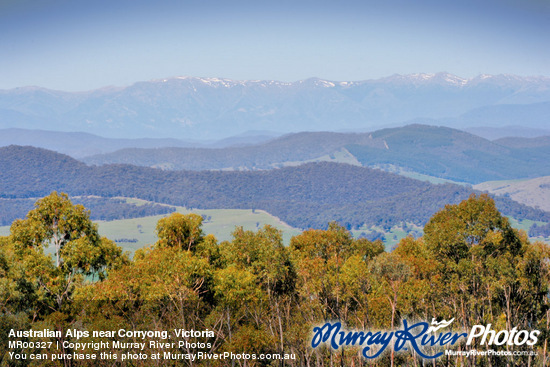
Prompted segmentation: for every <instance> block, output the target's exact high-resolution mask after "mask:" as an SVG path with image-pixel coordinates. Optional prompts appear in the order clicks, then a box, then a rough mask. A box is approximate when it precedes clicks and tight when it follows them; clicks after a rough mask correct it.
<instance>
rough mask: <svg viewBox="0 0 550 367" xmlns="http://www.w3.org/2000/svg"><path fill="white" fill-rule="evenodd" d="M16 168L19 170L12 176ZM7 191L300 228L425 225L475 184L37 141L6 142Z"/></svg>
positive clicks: (509, 209)
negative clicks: (260, 166)
mask: <svg viewBox="0 0 550 367" xmlns="http://www.w3.org/2000/svg"><path fill="white" fill-rule="evenodd" d="M10 172H18V174H17V175H12V174H10ZM0 186H1V187H2V188H3V189H2V193H1V195H2V196H3V197H4V198H11V199H14V198H29V197H41V196H45V195H48V194H49V193H50V192H51V191H53V190H56V191H63V192H67V193H68V194H69V195H70V196H90V195H94V196H100V197H107V198H109V197H133V198H139V199H144V200H148V201H152V202H156V203H163V204H169V205H178V206H185V207H187V208H201V209H262V210H265V211H267V212H269V213H270V214H272V215H275V216H277V217H279V218H280V219H281V220H283V221H285V222H286V223H288V224H289V225H291V226H293V227H296V228H302V229H307V228H327V223H328V222H330V221H337V222H338V223H340V224H341V225H343V226H344V227H345V228H347V229H358V228H361V227H371V226H380V227H384V228H388V227H391V226H393V225H395V224H398V223H403V222H408V223H414V224H416V225H424V224H425V223H426V222H427V221H428V219H429V218H430V216H432V215H433V214H434V213H435V212H436V211H437V210H438V209H439V208H441V207H443V206H444V205H445V204H457V203H459V202H460V201H461V200H464V199H466V198H468V196H469V195H470V194H471V193H472V192H473V190H472V189H471V188H470V187H467V186H460V185H453V184H440V185H434V184H430V183H428V182H423V181H418V180H414V179H410V178H406V177H403V176H399V175H396V174H392V173H388V172H384V171H381V170H375V169H370V168H367V167H357V166H352V165H347V164H336V163H328V162H324V163H310V164H305V165H301V166H298V167H286V168H280V169H274V170H268V171H253V172H250V171H246V172H223V171H200V172H197V171H177V172H176V171H163V170H160V169H153V168H147V167H137V166H131V165H122V164H116V165H106V166H99V167H97V166H92V167H89V166H86V165H85V164H83V163H81V162H78V161H76V160H74V159H72V158H70V157H68V156H65V155H62V154H58V153H55V152H51V151H47V150H44V149H38V148H32V147H17V146H10V147H6V148H0ZM497 207H498V208H499V209H500V210H502V212H503V214H505V215H513V216H514V217H515V218H516V219H531V220H537V221H541V222H545V223H550V214H549V213H547V212H544V211H541V210H537V209H533V208H531V207H528V206H525V205H521V204H518V203H517V202H515V201H513V200H511V199H509V198H505V197H502V198H498V199H497Z"/></svg>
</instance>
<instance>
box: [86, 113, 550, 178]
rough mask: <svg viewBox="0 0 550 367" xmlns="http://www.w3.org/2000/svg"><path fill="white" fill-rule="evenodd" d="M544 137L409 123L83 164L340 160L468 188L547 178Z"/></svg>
mask: <svg viewBox="0 0 550 367" xmlns="http://www.w3.org/2000/svg"><path fill="white" fill-rule="evenodd" d="M548 139H549V138H548V137H539V138H522V139H500V140H496V141H490V140H487V139H484V138H481V137H479V136H476V135H473V134H470V133H467V132H464V131H460V130H456V129H451V128H447V127H436V126H429V125H422V124H414V125H407V126H404V127H400V128H392V129H383V130H378V131H375V132H372V133H329V132H304V133H297V134H289V135H285V136H282V137H279V138H276V139H274V140H271V141H268V142H266V143H263V144H257V145H253V146H246V147H234V148H225V149H194V148H159V149H122V150H120V151H116V152H113V153H109V154H104V155H96V156H91V157H86V158H83V159H82V160H83V161H84V162H86V163H88V164H95V165H103V164H112V163H124V164H132V165H140V166H148V167H159V168H163V169H170V170H182V169H186V170H258V169H271V168H274V167H282V166H285V165H289V164H296V163H297V162H305V161H315V160H317V161H338V160H342V159H343V158H345V159H346V161H347V162H356V163H357V164H362V165H363V166H371V167H380V168H384V169H387V170H391V171H397V172H399V171H400V170H403V171H408V172H416V173H420V174H423V175H427V176H433V177H438V178H442V179H448V180H452V181H458V182H466V183H471V184H475V183H480V182H484V181H490V180H503V179H517V178H534V177H539V176H545V175H550V143H549V140H548Z"/></svg>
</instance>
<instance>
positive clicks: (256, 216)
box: [98, 207, 300, 253]
mask: <svg viewBox="0 0 550 367" xmlns="http://www.w3.org/2000/svg"><path fill="white" fill-rule="evenodd" d="M178 212H180V213H183V214H188V213H195V214H199V215H202V216H204V218H205V220H204V221H203V226H202V228H203V231H204V233H205V234H213V235H214V236H216V238H217V239H218V241H225V240H230V239H231V233H232V232H233V231H234V230H235V227H236V226H242V227H243V228H244V229H245V230H257V229H259V228H262V227H263V226H264V225H265V224H269V225H272V226H274V227H276V228H278V229H280V230H282V231H283V240H284V242H285V244H287V245H288V243H289V242H290V238H291V237H292V236H295V235H297V234H299V233H300V230H298V229H296V228H292V227H290V226H289V225H287V224H285V223H283V222H281V221H280V220H279V219H278V218H276V217H274V216H272V215H270V214H268V213H266V212H264V211H261V210H255V211H254V212H253V211H252V210H238V209H210V210H193V211H190V210H187V209H185V208H181V207H180V208H178ZM162 217H163V216H162V215H157V216H152V217H143V218H135V219H123V220H114V221H108V222H98V226H99V232H100V234H101V235H102V236H105V237H107V238H110V239H112V240H114V241H115V242H117V243H118V245H119V246H121V247H122V248H123V249H124V250H125V251H129V252H130V253H133V252H134V251H135V250H136V249H138V248H142V247H144V246H147V245H150V244H153V243H155V241H156V240H157V236H156V234H155V227H156V225H157V222H158V220H159V219H160V218H162Z"/></svg>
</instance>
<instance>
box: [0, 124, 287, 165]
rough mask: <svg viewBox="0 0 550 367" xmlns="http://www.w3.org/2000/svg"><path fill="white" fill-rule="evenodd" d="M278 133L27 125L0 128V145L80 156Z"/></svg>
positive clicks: (232, 142)
mask: <svg viewBox="0 0 550 367" xmlns="http://www.w3.org/2000/svg"><path fill="white" fill-rule="evenodd" d="M277 136H279V134H276V133H274V132H269V131H252V132H248V133H247V134H242V135H239V136H233V137H229V138H226V139H222V140H216V141H194V140H179V139H171V138H138V139H116V138H104V137H101V136H98V135H94V134H89V133H82V132H62V131H48V130H31V129H17V128H9V129H0V147H2V146H9V145H22V146H25V145H28V146H33V147H37V148H44V149H48V150H53V151H56V152H59V153H63V154H67V155H70V156H71V157H74V158H82V157H86V156H90V155H96V154H104V153H111V152H114V151H117V150H120V149H124V148H142V149H151V148H165V147H189V148H190V147H194V148H225V147H230V146H246V145H251V144H258V143H261V142H264V141H267V140H270V139H273V138H274V137H277Z"/></svg>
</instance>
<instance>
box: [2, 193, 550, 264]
mask: <svg viewBox="0 0 550 367" xmlns="http://www.w3.org/2000/svg"><path fill="white" fill-rule="evenodd" d="M127 200H128V202H132V203H135V204H138V205H139V204H144V203H146V202H145V201H143V200H138V199H127ZM177 211H178V212H180V213H183V214H188V213H196V214H199V215H202V216H203V217H204V218H205V220H204V221H203V231H204V233H205V234H213V235H214V236H216V238H217V239H218V241H219V242H221V241H226V240H231V233H232V232H233V231H234V230H235V227H236V226H242V227H243V228H244V229H245V230H258V229H260V228H262V227H263V226H264V225H265V224H269V225H272V226H274V227H276V228H278V229H280V230H282V232H283V241H284V243H285V245H288V244H289V243H290V239H291V238H292V237H293V236H295V235H298V234H300V233H301V231H300V230H299V229H296V228H293V227H291V226H289V225H288V224H286V223H284V222H282V221H280V220H279V219H278V218H276V217H274V216H272V215H271V214H269V213H267V212H265V211H262V210H254V211H252V210H250V209H248V210H241V209H209V210H193V211H191V210H187V209H186V208H183V207H177ZM162 217H163V215H157V216H151V217H143V218H135V219H122V220H114V221H98V222H97V224H98V227H99V232H100V234H101V235H102V236H105V237H107V238H110V239H111V240H114V241H115V242H117V244H118V245H119V246H121V247H122V248H123V249H124V251H128V252H130V253H131V254H133V253H134V251H135V250H137V249H139V248H142V247H145V246H148V245H151V244H153V243H155V242H156V240H157V236H156V234H155V227H156V225H157V222H158V220H159V219H161V218H162ZM510 222H511V224H512V226H513V227H514V228H517V229H523V230H525V231H528V230H529V228H530V227H531V226H532V225H533V223H535V222H533V221H530V220H521V221H518V220H515V219H513V218H510ZM537 224H539V225H540V224H543V223H542V222H537ZM408 227H409V229H412V230H413V231H414V232H415V234H416V235H421V234H422V228H421V227H415V226H412V225H408ZM374 231H377V232H382V233H384V237H385V239H386V240H385V242H384V245H385V248H386V250H387V251H391V250H392V249H393V248H394V247H395V245H397V243H399V241H400V240H401V239H402V238H404V237H406V236H407V233H406V231H405V230H404V229H403V227H402V226H395V227H393V228H391V230H390V231H388V232H385V231H384V230H383V229H382V228H377V227H373V228H361V229H359V230H353V231H352V234H353V236H355V237H359V236H361V235H368V234H370V233H372V232H374ZM8 234H9V226H3V227H0V236H7V235H8ZM537 240H543V241H546V242H550V239H543V238H537Z"/></svg>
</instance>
